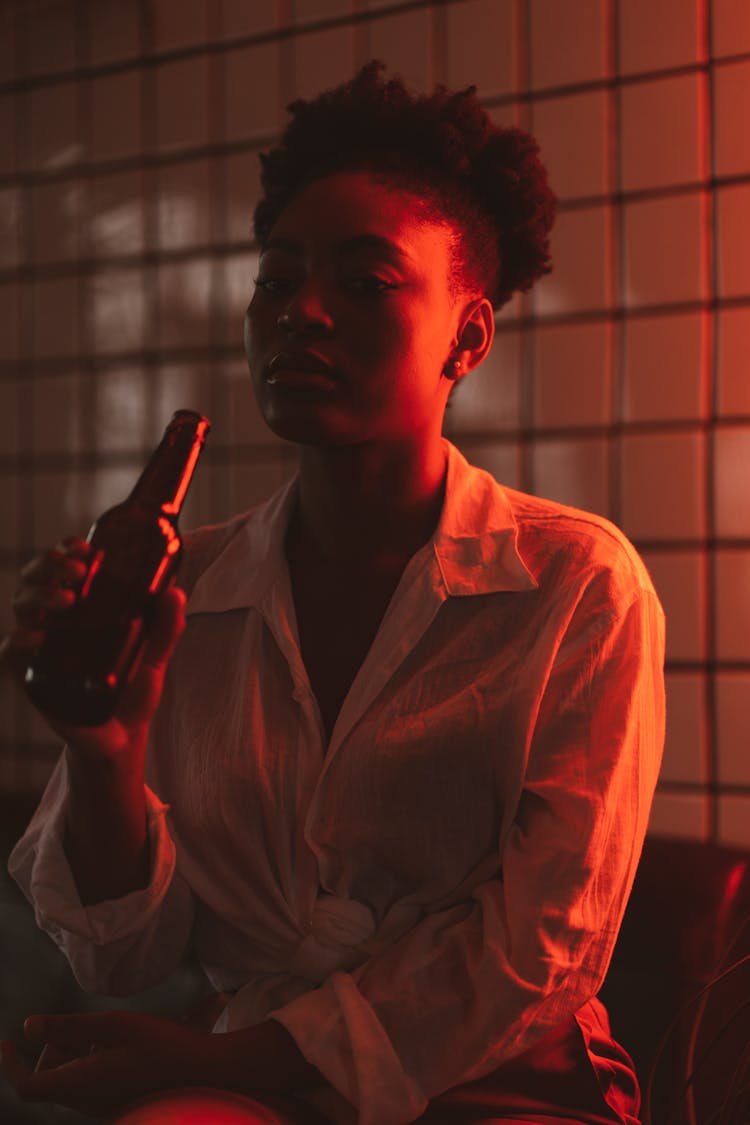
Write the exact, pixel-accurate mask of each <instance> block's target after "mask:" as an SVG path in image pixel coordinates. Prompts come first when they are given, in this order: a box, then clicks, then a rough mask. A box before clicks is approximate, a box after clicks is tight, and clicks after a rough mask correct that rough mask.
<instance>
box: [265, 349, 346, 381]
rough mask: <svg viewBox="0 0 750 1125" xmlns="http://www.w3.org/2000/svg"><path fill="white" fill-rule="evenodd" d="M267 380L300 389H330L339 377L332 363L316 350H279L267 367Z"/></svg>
mask: <svg viewBox="0 0 750 1125" xmlns="http://www.w3.org/2000/svg"><path fill="white" fill-rule="evenodd" d="M265 382H266V383H267V384H268V385H269V386H282V387H293V388H296V389H299V390H330V389H332V388H333V387H335V386H336V383H337V378H336V374H335V372H334V370H333V368H332V366H331V364H330V363H328V361H327V360H325V359H323V357H322V356H319V355H317V354H316V353H315V352H307V351H306V352H278V353H277V354H276V355H275V356H273V358H272V359H271V360H270V362H269V364H268V366H267V367H266V374H265Z"/></svg>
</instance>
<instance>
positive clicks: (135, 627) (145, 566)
mask: <svg viewBox="0 0 750 1125" xmlns="http://www.w3.org/2000/svg"><path fill="white" fill-rule="evenodd" d="M209 428H210V422H209V421H208V419H207V418H204V417H202V415H200V414H196V413H195V412H194V411H192V410H178V411H177V413H176V414H175V415H174V417H173V418H172V421H171V422H170V423H169V425H168V426H167V428H166V430H165V432H164V436H163V438H162V440H161V442H160V444H159V446H158V447H157V449H156V451H155V452H154V453H153V455H152V457H151V459H150V461H149V462H148V464H147V465H146V467H145V469H144V470H143V472H142V473H141V475H140V477H139V478H138V481H137V482H136V485H135V487H134V488H133V491H132V492H131V493H130V495H129V496H128V498H127V499H126V500H124V501H123V502H122V503H121V504H117V505H116V506H115V507H114V508H110V509H109V510H108V511H106V512H105V513H104V514H103V515H102V516H101V517H100V518H99V519H98V520H97V521H96V523H95V524H94V525H93V526H92V528H91V530H90V532H89V534H88V537H87V538H88V541H89V543H90V544H91V552H90V555H89V561H88V570H87V574H86V577H85V579H84V581H83V584H82V586H81V589H80V592H79V594H78V596H77V598H76V601H75V603H74V604H73V605H72V606H71V607H70V608H69V609H66V610H63V611H62V612H61V613H59V614H55V615H54V616H52V617H50V620H49V625H48V627H47V629H46V634H45V638H44V641H43V642H42V644H41V645H40V647H39V648H38V649H37V651H36V652H35V653H34V655H33V656H32V658H31V661H30V663H29V665H28V667H27V669H26V677H25V687H26V692H27V694H28V695H29V697H30V698H31V700H32V701H33V702H34V703H35V704H36V706H38V707H39V708H40V709H41V710H42V711H43V712H45V713H46V714H49V715H50V716H53V717H55V718H58V719H63V720H64V721H65V722H69V723H74V724H76V725H80V726H99V725H100V724H101V723H104V722H106V720H107V719H109V718H110V717H111V715H112V714H113V713H114V710H115V708H116V706H117V702H118V699H119V697H120V695H121V693H122V689H123V688H124V687H125V685H126V684H127V682H128V680H129V678H130V676H131V673H133V672H134V671H135V667H136V664H137V660H138V657H139V655H140V653H141V651H142V649H143V644H144V642H145V639H146V632H147V630H148V627H149V622H150V620H151V617H152V614H153V609H154V607H155V604H156V598H157V596H158V595H159V594H160V593H161V592H162V591H163V590H164V589H166V587H167V586H168V585H169V583H170V582H171V581H172V579H173V578H174V575H175V573H176V571H177V566H178V563H179V560H180V555H181V553H182V539H181V536H180V533H179V530H178V528H177V518H178V516H179V514H180V509H181V508H182V503H183V501H184V499H185V493H186V492H187V489H188V485H189V484H190V479H191V477H192V475H193V470H194V469H195V465H196V462H197V460H198V457H199V455H200V452H201V448H202V446H203V443H204V441H205V438H206V434H207V433H208V430H209Z"/></svg>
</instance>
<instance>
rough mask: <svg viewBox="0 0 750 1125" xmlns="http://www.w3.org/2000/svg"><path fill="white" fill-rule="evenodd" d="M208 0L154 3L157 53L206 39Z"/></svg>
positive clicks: (154, 31)
mask: <svg viewBox="0 0 750 1125" xmlns="http://www.w3.org/2000/svg"><path fill="white" fill-rule="evenodd" d="M207 3H208V0H159V3H158V4H154V5H153V6H152V7H151V18H152V32H153V40H154V47H155V49H156V51H157V53H160V52H162V51H174V50H179V49H180V48H181V47H193V46H195V45H196V44H198V43H205V41H206V39H207V33H208V26H207V11H206V8H207Z"/></svg>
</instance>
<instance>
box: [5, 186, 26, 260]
mask: <svg viewBox="0 0 750 1125" xmlns="http://www.w3.org/2000/svg"><path fill="white" fill-rule="evenodd" d="M23 202H28V195H27V194H22V192H21V189H20V188H17V187H7V188H2V189H1V190H0V269H12V268H14V267H16V266H18V265H20V263H21V259H22V256H23V249H22V247H23V234H24V225H23V222H22V220H23Z"/></svg>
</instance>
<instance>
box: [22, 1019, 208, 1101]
mask: <svg viewBox="0 0 750 1125" xmlns="http://www.w3.org/2000/svg"><path fill="white" fill-rule="evenodd" d="M24 1031H25V1034H26V1037H27V1038H28V1039H29V1040H31V1041H32V1042H34V1043H38V1044H39V1045H40V1046H42V1045H45V1049H44V1051H43V1052H42V1057H41V1059H40V1064H39V1065H38V1067H37V1069H36V1070H29V1068H28V1067H27V1066H26V1065H25V1064H24V1063H23V1061H22V1060H21V1058H20V1056H19V1054H18V1052H17V1050H16V1048H15V1047H14V1045H13V1044H12V1043H11V1042H8V1041H4V1042H3V1043H2V1047H1V1052H2V1053H1V1055H0V1061H2V1066H3V1069H4V1070H5V1072H6V1074H7V1077H8V1080H9V1081H10V1083H11V1085H12V1086H14V1087H15V1089H16V1092H17V1093H18V1095H19V1096H20V1097H21V1098H23V1099H24V1100H25V1101H32V1102H56V1103H58V1104H60V1105H65V1106H68V1107H70V1108H71V1109H76V1110H79V1111H80V1112H82V1113H90V1114H108V1113H114V1112H117V1111H121V1110H123V1109H124V1108H125V1107H126V1106H127V1105H128V1104H130V1103H132V1102H134V1101H136V1100H137V1099H138V1098H140V1097H143V1096H144V1095H145V1094H150V1093H153V1092H155V1091H157V1090H168V1089H173V1088H174V1089H176V1088H179V1087H183V1086H212V1085H220V1082H219V1081H218V1079H219V1077H220V1075H219V1069H220V1068H219V1067H218V1066H217V1049H216V1048H217V1044H219V1043H220V1040H221V1036H217V1035H210V1034H208V1033H205V1032H197V1031H193V1030H190V1029H189V1028H187V1027H185V1026H183V1025H182V1024H179V1023H175V1022H174V1021H173V1020H167V1019H161V1018H159V1017H156V1016H150V1015H145V1014H142V1013H137V1012H103V1013H93V1014H91V1015H88V1014H87V1015H60V1016H31V1017H30V1018H29V1019H28V1020H27V1021H26V1023H25V1025H24ZM53 1058H58V1059H59V1058H65V1059H66V1060H67V1061H64V1062H60V1063H59V1064H58V1065H52V1066H50V1065H49V1060H50V1059H53Z"/></svg>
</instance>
